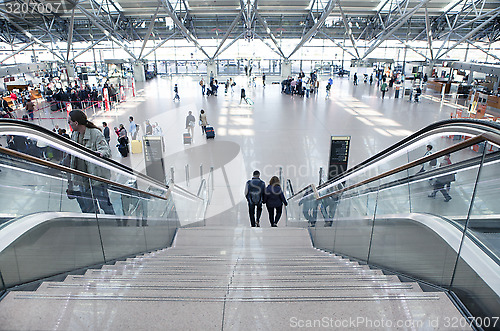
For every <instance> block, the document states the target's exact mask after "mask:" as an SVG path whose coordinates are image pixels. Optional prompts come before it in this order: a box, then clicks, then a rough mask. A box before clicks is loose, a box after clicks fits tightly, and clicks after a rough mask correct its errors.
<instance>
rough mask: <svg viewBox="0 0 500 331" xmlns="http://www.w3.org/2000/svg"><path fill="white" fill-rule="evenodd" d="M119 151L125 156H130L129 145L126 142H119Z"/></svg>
mask: <svg viewBox="0 0 500 331" xmlns="http://www.w3.org/2000/svg"><path fill="white" fill-rule="evenodd" d="M118 151H119V152H120V154H121V155H122V156H123V157H127V156H128V145H126V144H119V145H118Z"/></svg>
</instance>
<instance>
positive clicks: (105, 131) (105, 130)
mask: <svg viewBox="0 0 500 331" xmlns="http://www.w3.org/2000/svg"><path fill="white" fill-rule="evenodd" d="M102 127H103V131H102V134H103V135H104V139H105V140H106V142H107V143H108V145H109V141H110V140H111V137H110V136H109V127H108V123H106V122H102Z"/></svg>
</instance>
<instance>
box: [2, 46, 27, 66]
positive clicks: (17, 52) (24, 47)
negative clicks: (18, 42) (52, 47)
mask: <svg viewBox="0 0 500 331" xmlns="http://www.w3.org/2000/svg"><path fill="white" fill-rule="evenodd" d="M34 43H35V42H34V41H32V42H30V43H28V44H26V45H24V46H23V47H21V48H19V49H18V50H17V51H15V52H14V53H11V54H9V55H8V56H7V57H5V58H3V59H2V60H0V64H2V63H4V62H5V61H7V60H8V59H10V58H11V57H13V56H14V55H16V54H19V53H21V52H22V51H24V50H25V49H26V48H28V47H30V46H31V45H33V44H34Z"/></svg>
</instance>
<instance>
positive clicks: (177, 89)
mask: <svg viewBox="0 0 500 331" xmlns="http://www.w3.org/2000/svg"><path fill="white" fill-rule="evenodd" d="M174 93H175V96H174V101H175V100H179V101H181V97H180V96H179V87H177V84H175V85H174Z"/></svg>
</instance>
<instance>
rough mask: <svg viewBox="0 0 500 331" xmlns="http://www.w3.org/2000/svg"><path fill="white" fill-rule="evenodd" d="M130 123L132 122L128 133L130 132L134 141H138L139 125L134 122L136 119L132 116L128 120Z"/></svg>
mask: <svg viewBox="0 0 500 331" xmlns="http://www.w3.org/2000/svg"><path fill="white" fill-rule="evenodd" d="M128 121H129V122H130V126H129V130H128V131H129V132H130V135H131V136H132V140H137V125H136V124H135V122H134V117H132V116H130V117H129V118H128Z"/></svg>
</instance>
